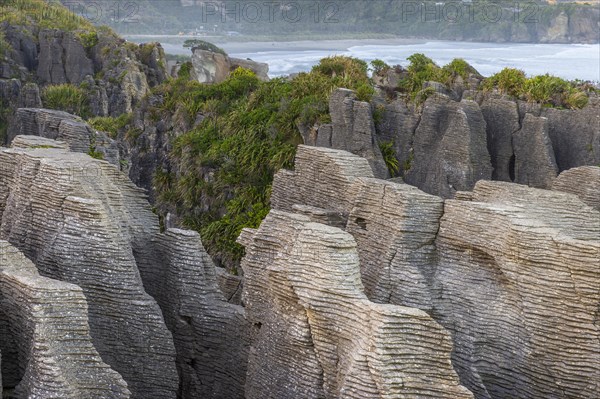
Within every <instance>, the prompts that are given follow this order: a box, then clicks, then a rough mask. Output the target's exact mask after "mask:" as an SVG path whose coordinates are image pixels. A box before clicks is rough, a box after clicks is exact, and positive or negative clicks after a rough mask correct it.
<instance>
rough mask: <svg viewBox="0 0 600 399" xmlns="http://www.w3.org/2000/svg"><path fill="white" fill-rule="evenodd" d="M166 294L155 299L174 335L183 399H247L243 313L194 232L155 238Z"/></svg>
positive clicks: (175, 231) (171, 231)
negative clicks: (223, 289) (226, 293)
mask: <svg viewBox="0 0 600 399" xmlns="http://www.w3.org/2000/svg"><path fill="white" fill-rule="evenodd" d="M156 245H157V254H158V260H159V261H158V263H157V264H158V265H162V269H163V271H164V274H163V275H162V276H161V281H162V283H161V289H160V290H159V291H158V292H157V295H156V299H157V301H158V303H159V305H160V306H161V308H162V310H163V314H164V315H165V323H166V324H167V327H169V330H171V332H172V333H173V339H174V341H175V348H176V349H177V368H178V371H179V376H180V382H179V386H180V391H179V395H180V397H182V398H189V399H194V398H215V399H221V398H227V399H229V398H231V399H235V398H239V399H243V398H244V383H245V380H246V359H247V350H248V348H247V347H248V342H247V341H248V336H247V324H246V320H245V317H244V309H243V308H242V307H241V306H233V305H231V304H229V303H227V301H226V300H225V298H224V297H223V294H222V293H221V292H220V291H219V288H218V286H217V276H216V271H215V265H214V264H213V262H212V260H211V259H210V257H209V256H208V254H207V253H206V251H205V250H204V247H203V246H202V243H201V242H200V235H199V234H198V233H196V232H195V231H189V230H179V229H169V230H167V232H166V233H165V234H164V235H160V236H159V237H157V239H156Z"/></svg>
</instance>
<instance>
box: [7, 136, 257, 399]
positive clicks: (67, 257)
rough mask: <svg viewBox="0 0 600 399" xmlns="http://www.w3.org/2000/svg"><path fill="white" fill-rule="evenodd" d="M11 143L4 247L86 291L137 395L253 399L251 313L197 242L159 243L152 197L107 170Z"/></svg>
mask: <svg viewBox="0 0 600 399" xmlns="http://www.w3.org/2000/svg"><path fill="white" fill-rule="evenodd" d="M13 143H15V144H18V146H19V148H11V149H0V215H1V218H0V237H2V238H3V239H7V240H8V241H10V242H11V243H12V244H13V245H15V246H17V247H19V248H20V249H21V250H22V251H23V252H24V253H25V255H26V256H27V257H29V258H30V259H31V260H32V261H33V262H34V263H35V266H36V267H37V269H39V271H40V274H42V275H44V276H46V277H50V278H54V279H57V280H60V281H64V282H68V283H72V284H77V285H79V286H80V287H81V289H82V291H83V294H84V295H85V299H86V300H87V303H88V305H89V326H90V335H91V337H92V340H93V343H94V346H95V347H96V348H97V350H98V352H99V353H100V354H101V355H102V358H103V360H104V361H106V362H107V363H108V364H110V365H111V367H112V368H113V369H114V370H116V371H118V372H119V373H120V374H121V375H122V376H123V378H124V379H125V381H127V384H128V386H129V389H130V390H131V392H132V397H133V398H144V399H145V398H160V399H163V398H165V399H166V398H175V397H179V398H183V399H186V398H189V399H195V398H200V397H202V398H225V399H229V398H232V399H234V398H243V396H244V383H245V377H246V359H247V347H248V344H247V342H248V340H247V330H246V321H245V319H244V311H243V308H242V307H240V306H235V305H232V304H230V303H228V302H227V300H226V299H225V298H224V297H223V295H222V294H221V292H220V291H219V288H218V285H217V277H216V271H215V266H214V264H213V263H212V261H211V259H210V258H209V256H208V254H207V253H206V251H205V250H204V248H203V247H202V244H201V242H200V237H199V235H198V234H197V233H195V232H190V231H184V230H168V231H167V232H166V233H165V234H161V233H159V224H158V220H157V218H156V216H155V215H154V214H153V213H152V211H151V208H150V206H149V204H148V202H147V199H146V196H145V194H144V193H143V190H141V189H139V188H137V187H136V186H135V185H134V184H133V183H131V181H129V179H128V178H127V177H126V176H125V175H124V174H122V173H120V172H119V171H118V170H117V169H116V168H115V167H114V166H113V165H110V164H109V163H108V162H105V161H100V160H96V159H93V158H91V157H89V156H87V155H85V154H81V153H75V152H69V151H68V150H66V148H65V147H66V144H65V143H60V142H56V141H53V140H50V139H45V138H40V137H38V136H17V137H16V138H15V139H14V140H13ZM238 296H239V294H238ZM1 327H2V320H1V319H0V328H1ZM67 331H68V329H67ZM3 352H4V351H3ZM3 364H5V365H6V364H8V366H7V367H10V365H11V364H14V362H12V361H11V362H9V363H6V362H3ZM65 397H66V396H65ZM76 397H78V398H79V397H81V398H84V397H86V396H85V395H83V396H76ZM90 397H93V396H90ZM105 397H111V396H105Z"/></svg>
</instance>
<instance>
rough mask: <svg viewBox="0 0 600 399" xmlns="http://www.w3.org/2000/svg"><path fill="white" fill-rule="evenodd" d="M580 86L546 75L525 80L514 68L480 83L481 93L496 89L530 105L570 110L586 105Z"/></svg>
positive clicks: (584, 94) (584, 95) (583, 90)
mask: <svg viewBox="0 0 600 399" xmlns="http://www.w3.org/2000/svg"><path fill="white" fill-rule="evenodd" d="M583 86H585V85H582V84H580V83H578V82H569V81H567V80H564V79H562V78H559V77H556V76H552V75H549V74H545V75H539V76H533V77H531V78H527V77H526V76H525V73H524V72H523V71H521V70H518V69H514V68H504V69H503V70H501V71H500V72H498V73H496V74H495V75H492V76H490V77H489V78H487V79H486V80H485V81H484V82H483V88H484V90H493V89H494V88H496V89H498V91H499V92H500V93H503V94H508V95H511V96H513V97H516V98H520V99H524V100H527V101H529V102H537V103H540V104H542V105H544V106H549V107H562V108H571V109H578V108H583V107H585V106H586V104H587V103H588V96H587V94H586V92H585V89H584V88H582V87H583Z"/></svg>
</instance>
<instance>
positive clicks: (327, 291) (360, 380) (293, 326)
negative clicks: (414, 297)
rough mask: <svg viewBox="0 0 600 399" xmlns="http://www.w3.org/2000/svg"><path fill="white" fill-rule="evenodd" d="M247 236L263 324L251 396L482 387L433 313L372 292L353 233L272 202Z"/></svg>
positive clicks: (254, 312)
mask: <svg viewBox="0 0 600 399" xmlns="http://www.w3.org/2000/svg"><path fill="white" fill-rule="evenodd" d="M240 241H241V243H242V244H243V245H245V247H246V256H245V258H244V259H243V261H242V267H243V269H244V273H245V277H246V284H245V286H244V287H245V288H244V294H243V297H244V302H245V303H246V311H247V317H248V319H249V321H250V322H251V323H253V326H254V334H253V340H252V347H251V351H250V358H249V363H248V380H247V385H246V398H248V399H254V398H261V399H265V398H299V397H301V398H342V397H343V398H357V399H358V398H360V399H367V398H398V397H415V398H416V397H432V398H433V397H435V398H472V397H473V396H472V394H471V393H470V392H469V391H468V390H467V389H465V388H464V387H462V386H461V385H459V382H458V378H457V376H456V374H455V372H454V370H453V369H452V366H451V364H450V361H449V353H450V351H451V343H450V339H449V336H448V335H447V333H446V332H445V331H444V330H443V329H442V328H440V326H439V325H437V324H436V323H435V322H434V321H433V320H432V319H431V318H430V316H429V315H427V314H426V313H425V312H423V311H421V310H418V309H415V308H407V307H402V306H391V305H383V304H376V303H374V302H371V301H369V300H368V299H367V297H366V295H365V294H364V291H363V285H362V282H361V279H360V266H359V261H358V253H357V249H356V242H355V241H354V239H353V237H352V236H351V235H350V234H348V233H346V232H344V231H343V230H341V229H339V228H335V227H331V226H327V225H323V224H319V223H314V222H311V221H310V219H309V218H308V217H305V216H302V215H294V214H289V213H285V212H280V211H271V213H270V214H269V215H268V216H267V218H266V219H265V220H264V221H263V223H262V225H261V227H260V228H259V229H258V230H255V231H253V230H246V231H245V232H244V233H243V234H242V236H241V239H240Z"/></svg>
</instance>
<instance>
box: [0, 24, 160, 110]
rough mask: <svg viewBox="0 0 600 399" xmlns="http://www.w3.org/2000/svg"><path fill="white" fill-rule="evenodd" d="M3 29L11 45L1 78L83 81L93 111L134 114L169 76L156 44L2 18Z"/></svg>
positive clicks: (0, 63)
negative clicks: (127, 41)
mask: <svg viewBox="0 0 600 399" xmlns="http://www.w3.org/2000/svg"><path fill="white" fill-rule="evenodd" d="M0 31H2V33H3V35H4V38H5V40H6V43H7V44H8V45H9V47H8V48H7V50H6V54H5V55H6V57H2V59H1V60H0V79H7V80H8V79H12V78H14V77H15V76H17V77H18V78H19V80H21V81H23V82H25V81H28V82H36V83H38V84H41V85H49V84H51V85H56V84H65V83H66V84H73V85H80V84H81V83H85V84H84V85H83V86H82V88H84V87H85V89H84V90H85V92H86V95H87V97H88V99H89V105H90V111H91V113H92V114H93V115H98V116H105V115H113V116H117V115H120V114H123V113H130V112H132V111H133V109H134V108H135V106H136V105H137V104H139V103H140V102H141V100H142V98H143V97H144V96H145V95H146V94H148V92H149V90H150V88H151V87H153V86H155V85H157V84H159V83H161V82H163V81H164V80H165V79H166V78H167V77H168V74H167V71H166V61H165V56H164V52H163V50H162V47H160V45H159V44H157V43H152V44H142V45H139V46H138V45H135V44H132V43H126V41H125V40H124V39H121V38H119V37H117V36H116V35H115V34H113V33H111V32H108V31H105V30H102V29H100V30H98V31H97V32H67V31H63V30H57V29H44V28H41V27H40V26H38V25H36V24H28V25H12V24H8V25H6V22H4V23H2V24H0ZM85 38H87V40H86V39H85ZM21 106H22V107H24V106H27V107H39V106H40V105H37V104H28V105H21Z"/></svg>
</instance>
